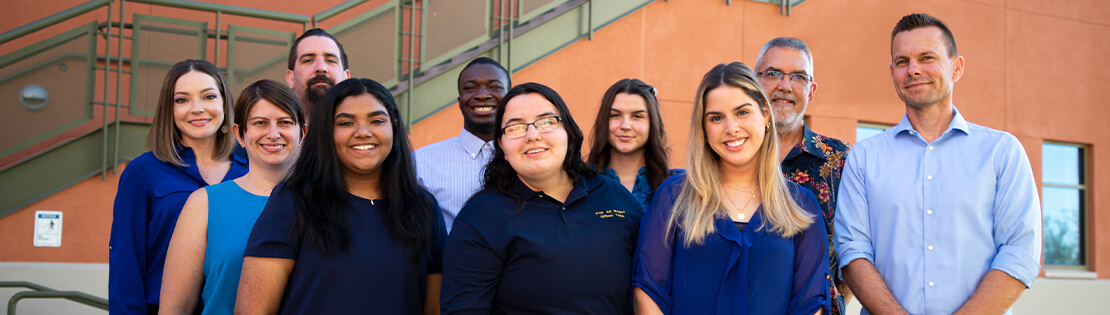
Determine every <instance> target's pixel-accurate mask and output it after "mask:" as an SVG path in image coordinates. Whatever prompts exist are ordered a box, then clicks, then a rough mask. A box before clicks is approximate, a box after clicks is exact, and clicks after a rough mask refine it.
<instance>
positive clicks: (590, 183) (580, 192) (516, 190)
mask: <svg viewBox="0 0 1110 315" xmlns="http://www.w3.org/2000/svg"><path fill="white" fill-rule="evenodd" d="M602 181H603V180H602V179H601V178H599V177H598V176H597V175H586V176H582V177H579V178H578V180H576V181H575V182H574V188H571V190H570V193H569V194H567V199H566V200H564V201H563V204H564V205H569V204H571V203H573V202H574V201H576V200H578V199H582V198H584V197H586V196H588V195H589V193H590V192H592V191H594V190H596V189H597V188H598V187H599V186H601V183H602ZM511 191H512V193H513V194H515V195H517V196H520V197H521V198H523V199H525V200H530V199H532V198H537V197H539V196H540V192H539V191H535V190H532V188H529V187H528V185H525V184H524V181H522V180H520V177H517V178H516V179H515V180H514V181H513V187H512V188H511Z"/></svg>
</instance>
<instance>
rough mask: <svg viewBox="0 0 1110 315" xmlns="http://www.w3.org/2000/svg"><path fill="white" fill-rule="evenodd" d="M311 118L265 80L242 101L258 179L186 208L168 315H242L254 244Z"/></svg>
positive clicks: (245, 139) (165, 283)
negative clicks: (238, 308)
mask: <svg viewBox="0 0 1110 315" xmlns="http://www.w3.org/2000/svg"><path fill="white" fill-rule="evenodd" d="M304 118H305V116H304V110H303V109H301V102H300V100H298V98H297V95H296V94H294V93H293V90H290V89H289V86H287V85H285V84H282V83H278V82H276V81H272V80H262V81H258V82H255V83H252V84H251V85H249V86H247V88H245V89H243V92H242V93H240V95H239V99H238V100H237V101H236V102H235V125H234V126H232V127H231V131H232V134H235V135H236V140H238V141H239V144H240V145H242V147H243V148H244V150H245V151H246V152H247V158H248V159H249V160H250V171H248V172H247V175H243V177H239V178H236V179H234V180H230V181H226V182H223V183H219V184H216V185H212V186H209V187H205V188H201V189H198V190H197V191H196V192H194V193H193V195H192V196H189V201H187V202H185V208H184V209H182V210H181V217H180V218H179V219H178V220H177V228H176V229H174V232H173V239H172V240H170V248H169V253H168V254H166V259H167V260H169V261H171V262H172V263H170V264H167V265H166V269H165V273H164V275H163V279H162V301H161V302H162V303H161V306H160V309H159V312H160V313H163V314H182V315H185V314H193V312H194V309H195V308H197V307H200V308H201V310H202V311H203V312H202V314H231V313H232V312H233V311H234V308H235V295H236V292H238V288H239V273H240V272H241V271H242V270H243V248H244V247H246V244H247V236H249V235H250V232H251V229H252V228H253V227H254V221H255V220H257V219H258V215H259V213H261V212H262V207H263V206H265V205H266V200H267V199H269V197H270V192H271V191H272V190H273V189H274V186H276V185H277V184H278V182H279V181H281V179H282V178H284V177H285V175H286V173H287V172H288V170H289V169H290V168H291V167H292V166H293V161H294V160H296V157H297V153H298V152H300V146H301V138H302V137H303V136H304V126H305V124H304ZM198 301H199V302H200V303H199V305H198V303H197V302H198Z"/></svg>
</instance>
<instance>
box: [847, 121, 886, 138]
mask: <svg viewBox="0 0 1110 315" xmlns="http://www.w3.org/2000/svg"><path fill="white" fill-rule="evenodd" d="M890 127H892V126H889V125H882V124H873V123H865V122H861V123H859V125H856V142H859V141H860V140H863V139H867V138H870V137H871V136H874V135H877V134H880V133H882V132H883V131H884V130H887V128H890Z"/></svg>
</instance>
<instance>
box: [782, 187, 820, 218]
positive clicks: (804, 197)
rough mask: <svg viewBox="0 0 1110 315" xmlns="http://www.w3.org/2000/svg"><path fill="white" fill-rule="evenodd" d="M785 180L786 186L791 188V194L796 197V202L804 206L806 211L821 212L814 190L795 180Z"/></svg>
mask: <svg viewBox="0 0 1110 315" xmlns="http://www.w3.org/2000/svg"><path fill="white" fill-rule="evenodd" d="M784 181H785V182H786V187H787V188H788V189H789V190H790V195H791V196H792V197H793V198H794V202H796V203H797V204H798V205H799V206H802V208H803V209H806V211H809V212H813V213H816V214H821V209H820V204H818V203H817V197H816V196H814V195H813V191H810V190H809V189H808V188H805V186H802V185H799V184H797V183H795V182H791V181H788V180H784Z"/></svg>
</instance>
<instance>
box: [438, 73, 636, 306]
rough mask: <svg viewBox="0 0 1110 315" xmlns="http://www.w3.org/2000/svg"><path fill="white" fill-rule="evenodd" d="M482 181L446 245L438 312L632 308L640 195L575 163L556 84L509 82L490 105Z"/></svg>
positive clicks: (572, 133)
mask: <svg viewBox="0 0 1110 315" xmlns="http://www.w3.org/2000/svg"><path fill="white" fill-rule="evenodd" d="M496 124H497V126H499V127H500V128H499V129H498V130H497V131H496V135H495V137H494V141H495V144H496V147H497V149H496V151H495V152H494V156H493V160H492V161H491V162H490V163H489V165H488V166H486V173H485V184H484V187H483V188H482V190H481V191H479V192H478V193H477V194H475V195H474V197H472V198H471V199H470V201H469V202H467V204H466V205H465V206H463V208H462V211H461V212H460V213H459V216H458V218H456V219H455V225H454V228H453V229H452V231H451V235H450V236H449V237H448V240H447V248H446V250H445V252H444V264H443V266H444V270H443V292H442V293H443V295H442V300H441V301H442V302H441V306H442V307H443V310H444V313H445V314H464V313H483V314H489V313H496V314H516V313H539V314H630V313H631V311H632V310H631V305H630V303H629V301H630V296H631V290H630V288H631V279H632V253H633V250H634V248H635V243H636V235H637V232H638V228H639V221H640V217H641V216H642V215H643V213H642V208H641V207H640V204H639V202H637V201H636V199H635V198H634V197H632V195H631V194H630V193H629V192H628V190H626V189H624V187H623V186H621V185H620V184H619V183H617V182H615V181H613V180H611V179H607V178H603V177H600V176H599V175H597V171H596V170H595V169H594V168H592V167H591V166H589V165H588V164H586V163H585V162H584V161H582V158H581V156H582V155H581V146H582V140H583V135H582V130H581V129H579V128H578V125H577V124H575V122H574V119H573V118H571V116H570V110H569V109H568V108H567V106H566V104H565V103H563V100H562V98H560V97H559V95H558V94H557V93H555V91H554V90H552V89H550V88H548V87H546V86H543V85H541V84H537V83H525V84H522V85H518V86H516V87H513V88H512V89H511V90H509V92H508V93H507V94H506V95H505V97H504V98H503V99H502V101H501V106H499V107H498V108H497V118H496Z"/></svg>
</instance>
